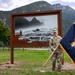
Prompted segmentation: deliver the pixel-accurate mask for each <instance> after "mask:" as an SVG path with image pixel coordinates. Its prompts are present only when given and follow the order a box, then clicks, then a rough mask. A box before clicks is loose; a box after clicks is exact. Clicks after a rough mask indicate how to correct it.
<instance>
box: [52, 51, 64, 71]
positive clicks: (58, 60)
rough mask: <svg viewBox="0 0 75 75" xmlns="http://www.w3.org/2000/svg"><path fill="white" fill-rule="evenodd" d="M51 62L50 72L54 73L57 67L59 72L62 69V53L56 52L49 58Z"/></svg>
mask: <svg viewBox="0 0 75 75" xmlns="http://www.w3.org/2000/svg"><path fill="white" fill-rule="evenodd" d="M51 60H52V70H53V71H54V70H55V69H56V66H57V70H58V71H61V69H62V60H63V52H62V51H56V52H55V53H54V55H53V57H52V58H51Z"/></svg>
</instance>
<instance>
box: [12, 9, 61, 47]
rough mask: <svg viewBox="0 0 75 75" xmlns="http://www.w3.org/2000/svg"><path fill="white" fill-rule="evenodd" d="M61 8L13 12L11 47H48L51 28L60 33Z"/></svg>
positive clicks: (51, 34)
mask: <svg viewBox="0 0 75 75" xmlns="http://www.w3.org/2000/svg"><path fill="white" fill-rule="evenodd" d="M61 16H62V15H61V10H50V11H42V12H31V13H28V12H27V13H21V14H13V15H12V16H11V42H12V43H11V45H12V47H25V48H29V47H48V46H49V40H50V38H51V37H52V36H53V33H52V31H53V29H56V30H57V31H58V33H59V35H62V18H61Z"/></svg>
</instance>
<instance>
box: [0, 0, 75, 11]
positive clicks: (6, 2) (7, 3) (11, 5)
mask: <svg viewBox="0 0 75 75" xmlns="http://www.w3.org/2000/svg"><path fill="white" fill-rule="evenodd" d="M36 1H47V2H48V3H50V4H51V3H54V4H56V3H57V2H60V3H62V4H69V5H70V6H72V7H73V8H74V7H75V3H73V4H72V2H75V0H0V10H4V11H7V10H12V9H15V8H18V7H21V6H24V5H27V4H30V3H32V2H36Z"/></svg>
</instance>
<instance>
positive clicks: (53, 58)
mask: <svg viewBox="0 0 75 75" xmlns="http://www.w3.org/2000/svg"><path fill="white" fill-rule="evenodd" d="M55 68H56V56H55V55H54V56H53V57H52V71H55Z"/></svg>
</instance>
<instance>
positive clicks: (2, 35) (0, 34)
mask: <svg viewBox="0 0 75 75" xmlns="http://www.w3.org/2000/svg"><path fill="white" fill-rule="evenodd" d="M0 41H1V42H3V45H4V46H9V44H10V30H9V28H8V27H7V26H6V24H5V23H4V22H3V21H2V20H0Z"/></svg>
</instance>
